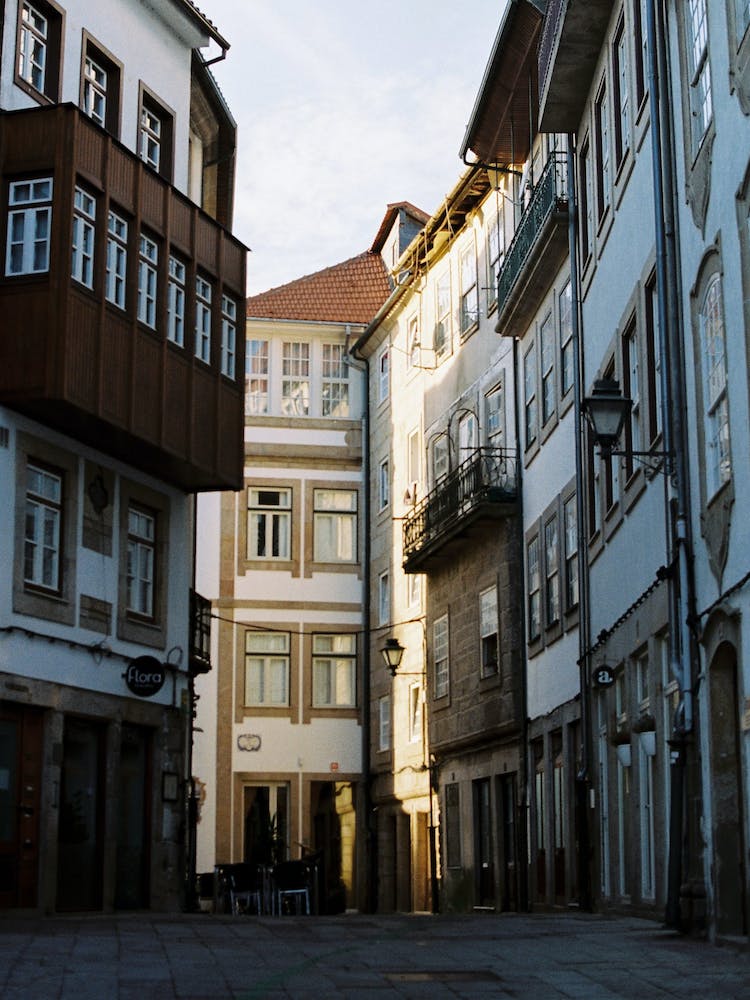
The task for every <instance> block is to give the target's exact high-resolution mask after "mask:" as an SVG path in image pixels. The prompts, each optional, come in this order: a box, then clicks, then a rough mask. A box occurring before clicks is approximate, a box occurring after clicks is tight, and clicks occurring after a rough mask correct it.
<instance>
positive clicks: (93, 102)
mask: <svg viewBox="0 0 750 1000" xmlns="http://www.w3.org/2000/svg"><path fill="white" fill-rule="evenodd" d="M121 74H122V67H121V65H120V64H119V63H117V62H115V60H114V59H113V58H112V57H111V56H109V55H108V54H107V53H105V52H104V51H103V50H102V49H101V48H100V47H99V46H98V45H96V44H95V42H94V41H93V40H92V39H91V38H89V37H88V36H87V35H86V32H84V45H83V66H82V68H81V108H82V110H83V113H84V114H85V115H88V116H89V118H91V120H92V121H95V122H96V123H97V125H101V127H102V128H105V129H106V130H107V131H108V132H110V133H111V134H112V135H114V136H118V135H119V131H120V79H121Z"/></svg>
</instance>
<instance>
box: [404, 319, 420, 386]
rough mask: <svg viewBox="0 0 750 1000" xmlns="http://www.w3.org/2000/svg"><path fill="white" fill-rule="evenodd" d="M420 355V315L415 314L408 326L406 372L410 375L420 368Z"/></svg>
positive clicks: (409, 320)
mask: <svg viewBox="0 0 750 1000" xmlns="http://www.w3.org/2000/svg"><path fill="white" fill-rule="evenodd" d="M420 354H421V345H420V340H419V313H414V314H413V315H412V316H410V317H409V319H408V321H407V324H406V371H407V373H408V374H411V373H413V372H414V371H416V370H417V369H418V368H419V362H420Z"/></svg>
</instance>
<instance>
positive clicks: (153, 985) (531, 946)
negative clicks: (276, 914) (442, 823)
mask: <svg viewBox="0 0 750 1000" xmlns="http://www.w3.org/2000/svg"><path fill="white" fill-rule="evenodd" d="M0 996H1V997H2V998H3V1000H157V998H158V1000H172V998H174V1000H219V998H227V1000H258V998H262V997H269V998H282V997H292V998H296V997H298V998H301V1000H306V998H310V1000H312V998H315V1000H326V998H328V997H333V998H335V997H347V998H352V1000H353V998H365V1000H380V998H383V997H415V998H418V997H430V1000H437V998H442V997H446V998H447V997H483V996H486V997H493V998H504V997H516V998H528V1000H542V998H543V1000H557V998H562V997H567V998H575V1000H616V998H627V1000H636V998H637V1000H656V998H664V997H683V998H684V997H690V998H691V1000H711V998H721V1000H730V998H746V1000H750V952H748V950H747V949H745V950H742V949H740V948H737V949H735V948H733V947H716V946H713V945H710V944H708V943H706V942H702V941H695V940H688V939H685V938H682V937H679V936H678V935H676V934H674V933H672V932H670V931H666V930H664V929H662V928H661V927H660V926H659V925H658V924H654V923H652V922H650V921H646V920H638V919H633V918H625V919H610V918H605V917H601V916H591V915H587V914H561V915H557V914H554V915H552V914H539V915H515V914H514V915H510V914H509V915H500V916H496V915H481V916H479V915H478V916H455V917H452V916H365V915H346V916H340V917H283V918H275V919H274V918H270V917H264V918H260V919H259V918H254V917H238V918H232V917H224V916H212V915H205V914H204V915H177V916H167V915H164V916H159V915H153V914H132V915H118V916H114V917H106V916H90V917H88V916H87V917H48V918H44V919H25V918H12V917H4V918H2V919H0Z"/></svg>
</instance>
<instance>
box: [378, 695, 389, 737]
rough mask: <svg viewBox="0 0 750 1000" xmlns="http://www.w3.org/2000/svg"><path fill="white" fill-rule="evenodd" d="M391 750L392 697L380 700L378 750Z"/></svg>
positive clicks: (385, 696) (384, 697) (384, 696)
mask: <svg viewBox="0 0 750 1000" xmlns="http://www.w3.org/2000/svg"><path fill="white" fill-rule="evenodd" d="M390 749H391V696H390V695H389V694H384V695H383V696H382V698H378V750H381V751H383V750H390Z"/></svg>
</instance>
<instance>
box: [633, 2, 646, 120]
mask: <svg viewBox="0 0 750 1000" xmlns="http://www.w3.org/2000/svg"><path fill="white" fill-rule="evenodd" d="M645 2H646V0H635V3H634V4H633V34H634V36H635V99H636V101H637V104H638V107H639V108H640V106H641V104H643V99H644V97H645V96H646V93H647V88H646V77H647V68H648V44H647V41H648V40H647V38H646V10H645Z"/></svg>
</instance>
